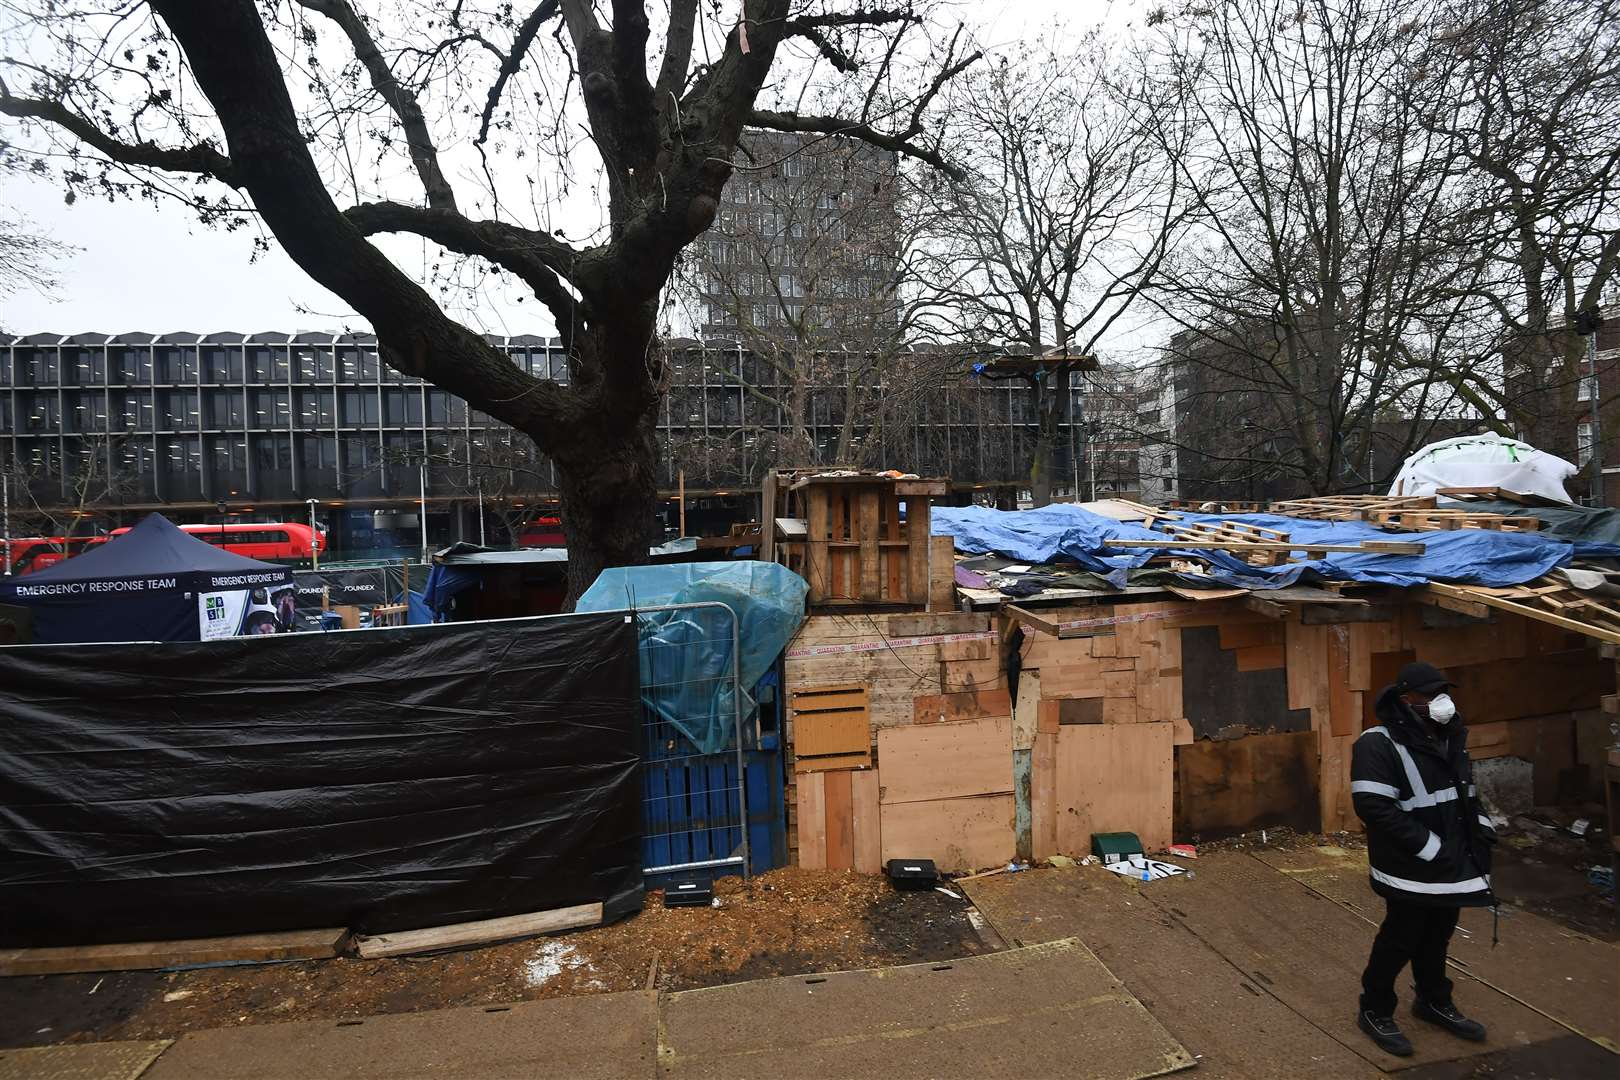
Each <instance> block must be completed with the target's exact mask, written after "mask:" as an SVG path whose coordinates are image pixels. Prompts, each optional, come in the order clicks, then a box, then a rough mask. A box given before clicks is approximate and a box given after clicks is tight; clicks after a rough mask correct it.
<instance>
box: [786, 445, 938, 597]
mask: <svg viewBox="0 0 1620 1080" xmlns="http://www.w3.org/2000/svg"><path fill="white" fill-rule="evenodd" d="M768 479H769V480H770V483H769V484H768V485H767V486H768V488H769V492H768V495H769V498H770V501H771V503H772V504H773V507H774V510H773V513H772V516H771V518H770V520H771V524H772V528H771V530H770V533H771V535H770V538H769V540H768V541H767V540H766V538H765V536H764V534H763V531H762V534H761V538H760V539H761V557H762V558H763V557H768V558H770V559H772V560H773V561H776V562H780V563H783V564H784V565H786V566H787V567H788V569H790V570H793V571H794V572H795V573H797V574H799V575H800V576H801V577H803V578H804V579H805V580H806V581H807V582H809V585H810V595H809V603H810V606H811V608H813V609H815V608H835V607H864V608H870V607H886V608H898V609H905V608H910V609H914V610H928V609H929V608H930V604H931V598H932V597H933V592H934V590H933V587H932V586H933V579H934V578H935V577H939V578H940V579H942V580H943V581H947V582H949V581H952V580H953V577H954V572H955V560H954V558H953V559H951V560H950V562H949V565H946V564H945V561H944V560H943V558H941V559H934V558H933V556H932V555H931V548H932V543H931V540H930V536H929V508H930V505H931V501H932V499H934V498H935V497H937V496H940V495H943V494H945V492H946V491H947V488H948V485H947V484H946V482H945V481H944V480H938V479H918V478H910V479H902V478H897V477H895V476H891V475H889V474H886V473H855V472H851V473H848V474H841V475H832V476H827V475H799V474H798V473H783V474H773V476H772V477H769V478H768ZM902 505H903V506H904V507H905V510H904V513H903V514H902V512H901V507H902ZM778 518H783V519H790V520H794V521H803V522H804V534H803V538H802V539H797V538H796V539H792V540H788V539H785V538H784V537H785V535H786V534H785V533H784V534H783V535H778V531H777V529H776V528H775V521H776V520H777V519H778ZM944 539H945V541H946V542H947V543H949V537H946V538H944ZM767 553H768V554H767ZM941 554H943V553H941ZM935 562H938V563H940V565H938V566H937V567H936V566H935V565H934V563H935ZM952 599H954V597H953V598H952ZM934 603H935V606H937V605H938V604H939V603H949V601H948V600H939V601H934Z"/></svg>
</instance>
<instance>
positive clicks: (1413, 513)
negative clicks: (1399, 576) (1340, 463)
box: [1364, 510, 1541, 532]
mask: <svg viewBox="0 0 1620 1080" xmlns="http://www.w3.org/2000/svg"><path fill="white" fill-rule="evenodd" d="M1364 513H1365V515H1366V518H1365V520H1367V521H1369V522H1371V523H1373V524H1374V525H1383V526H1385V527H1387V528H1394V529H1412V530H1415V531H1420V532H1434V531H1437V530H1446V529H1489V530H1491V531H1494V532H1536V531H1537V530H1539V529H1540V528H1541V520H1540V519H1539V518H1533V517H1516V516H1515V517H1510V516H1508V515H1506V514H1484V513H1476V512H1474V511H1470V510H1367V511H1364Z"/></svg>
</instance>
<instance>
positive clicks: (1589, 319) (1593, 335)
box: [1575, 307, 1603, 506]
mask: <svg viewBox="0 0 1620 1080" xmlns="http://www.w3.org/2000/svg"><path fill="white" fill-rule="evenodd" d="M1602 325H1603V315H1602V314H1601V313H1600V312H1599V310H1598V309H1597V308H1595V307H1589V308H1582V309H1581V310H1580V311H1577V312H1576V313H1575V333H1577V334H1579V335H1580V336H1581V337H1583V338H1585V339H1586V366H1587V368H1588V374H1589V375H1590V376H1591V380H1592V381H1591V383H1590V386H1591V390H1590V393H1591V395H1592V436H1591V438H1590V439H1589V440H1588V441H1587V445H1588V447H1589V450H1590V454H1591V460H1592V505H1593V506H1602V505H1603V452H1602V447H1603V443H1602V442H1601V441H1600V436H1599V430H1598V397H1599V395H1598V367H1597V333H1598V328H1599V327H1601V326H1602Z"/></svg>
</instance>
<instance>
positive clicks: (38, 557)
mask: <svg viewBox="0 0 1620 1080" xmlns="http://www.w3.org/2000/svg"><path fill="white" fill-rule="evenodd" d="M106 542H107V538H106V537H105V536H21V537H13V538H12V540H11V572H12V573H13V574H32V573H34V572H35V571H38V570H44V569H45V568H46V567H48V566H55V565H56V564H57V563H59V562H61V561H62V560H63V559H70V558H72V557H73V556H75V555H78V554H80V553H81V552H84V551H86V550H88V549H90V548H92V547H94V546H96V545H97V544H105V543H106ZM3 551H4V549H3V548H0V552H3Z"/></svg>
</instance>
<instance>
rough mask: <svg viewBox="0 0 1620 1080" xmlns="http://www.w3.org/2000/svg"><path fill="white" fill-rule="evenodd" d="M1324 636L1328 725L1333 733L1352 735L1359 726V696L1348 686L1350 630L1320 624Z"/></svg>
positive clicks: (1357, 730) (1324, 673) (1356, 731)
mask: <svg viewBox="0 0 1620 1080" xmlns="http://www.w3.org/2000/svg"><path fill="white" fill-rule="evenodd" d="M1323 630H1324V634H1323V636H1324V637H1325V638H1326V639H1327V659H1328V662H1327V668H1326V670H1325V671H1324V672H1323V675H1324V676H1325V679H1326V682H1327V708H1328V726H1329V727H1330V728H1331V729H1332V731H1333V734H1335V735H1353V734H1357V733H1358V732H1359V731H1360V730H1361V729H1360V727H1359V724H1360V722H1361V710H1360V708H1359V707H1358V706H1359V705H1360V702H1361V699H1360V696H1359V695H1358V694H1356V692H1355V691H1353V690H1351V689H1350V632H1349V630H1348V629H1346V628H1345V627H1343V626H1327V627H1323Z"/></svg>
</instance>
